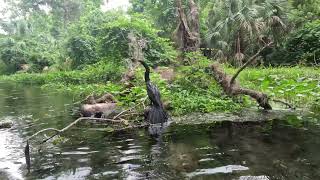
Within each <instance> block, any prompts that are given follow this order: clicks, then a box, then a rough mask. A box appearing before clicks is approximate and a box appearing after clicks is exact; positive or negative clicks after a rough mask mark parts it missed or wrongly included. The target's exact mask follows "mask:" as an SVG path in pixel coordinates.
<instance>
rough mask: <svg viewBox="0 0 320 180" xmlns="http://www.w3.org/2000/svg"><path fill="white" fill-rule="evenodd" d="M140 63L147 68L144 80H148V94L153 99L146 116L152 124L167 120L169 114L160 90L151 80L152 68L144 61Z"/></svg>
mask: <svg viewBox="0 0 320 180" xmlns="http://www.w3.org/2000/svg"><path fill="white" fill-rule="evenodd" d="M140 63H141V64H142V65H143V66H144V68H145V69H146V71H145V73H144V80H145V82H146V87H147V94H148V97H149V99H150V101H151V107H150V109H149V110H148V111H147V112H146V115H145V117H146V119H147V120H148V121H149V123H151V124H157V123H164V122H167V120H168V114H167V113H166V112H165V110H164V107H163V105H162V102H161V95H160V92H159V90H158V88H157V87H156V86H155V85H153V84H152V83H151V82H150V68H149V66H148V65H147V64H146V63H145V62H144V61H140Z"/></svg>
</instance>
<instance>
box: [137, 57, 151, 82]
mask: <svg viewBox="0 0 320 180" xmlns="http://www.w3.org/2000/svg"><path fill="white" fill-rule="evenodd" d="M139 62H140V63H141V64H142V65H143V67H144V68H145V69H146V72H145V73H144V80H145V81H146V82H149V81H150V68H149V66H148V64H147V63H146V62H144V61H139Z"/></svg>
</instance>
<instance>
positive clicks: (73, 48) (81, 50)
mask: <svg viewBox="0 0 320 180" xmlns="http://www.w3.org/2000/svg"><path fill="white" fill-rule="evenodd" d="M95 46H96V43H95V40H94V39H93V38H91V37H89V36H86V37H83V36H82V37H79V36H75V37H71V38H70V39H69V41H68V44H67V47H68V49H67V52H68V55H69V57H70V58H71V59H72V63H71V67H72V68H73V69H75V68H78V67H79V66H83V65H87V64H93V63H95V62H96V61H97V59H96V58H97V54H96V50H95V48H96V47H95Z"/></svg>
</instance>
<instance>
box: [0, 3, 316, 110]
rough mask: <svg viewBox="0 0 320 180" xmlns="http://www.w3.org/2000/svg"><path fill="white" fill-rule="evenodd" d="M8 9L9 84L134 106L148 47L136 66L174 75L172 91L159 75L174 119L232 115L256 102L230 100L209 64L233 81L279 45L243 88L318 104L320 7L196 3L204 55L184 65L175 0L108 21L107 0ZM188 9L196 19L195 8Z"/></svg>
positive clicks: (137, 6)
mask: <svg viewBox="0 0 320 180" xmlns="http://www.w3.org/2000/svg"><path fill="white" fill-rule="evenodd" d="M8 3H9V8H8V9H7V11H5V12H4V13H5V14H10V16H11V17H10V18H3V19H0V27H1V29H2V31H3V33H2V34H1V35H0V74H2V75H3V76H2V77H1V79H2V80H11V81H16V82H20V83H26V84H37V85H43V87H47V88H49V87H50V88H51V87H54V88H56V89H58V90H64V91H72V92H73V93H75V94H77V95H81V97H84V96H85V95H88V94H92V93H96V94H102V93H104V92H111V93H113V94H115V95H116V97H117V99H118V100H119V101H120V104H121V105H124V106H131V105H132V103H137V102H139V101H141V100H142V99H143V98H145V96H146V92H145V87H144V83H143V76H142V69H140V70H138V71H137V73H136V78H135V80H133V82H132V84H133V85H134V86H133V87H132V88H131V89H130V90H128V88H127V86H126V85H125V84H124V83H122V82H120V80H121V79H122V77H123V74H124V73H125V72H126V71H127V69H128V67H130V66H131V63H130V62H131V59H132V58H134V57H135V56H137V53H136V50H137V49H139V47H135V46H137V45H134V44H132V39H133V38H134V39H137V40H138V41H139V42H144V43H145V46H143V47H142V52H143V53H142V55H141V54H139V53H138V56H140V57H143V58H144V60H145V61H147V62H148V63H149V64H150V65H152V66H153V67H157V66H166V67H169V68H170V69H174V70H175V78H174V80H173V81H172V82H167V81H165V80H163V79H161V78H160V76H159V75H158V74H154V75H153V81H154V82H157V85H158V86H159V88H160V90H161V92H162V96H163V97H164V100H165V101H170V106H171V107H172V108H173V111H172V112H173V113H174V114H177V115H178V114H185V113H187V112H194V111H200V112H211V111H217V110H218V111H226V110H229V111H233V110H236V109H238V108H240V107H243V106H249V105H251V101H248V100H247V99H246V98H244V99H238V98H230V97H227V96H225V95H223V92H222V91H221V88H220V87H219V86H218V84H216V82H215V81H214V79H213V77H212V76H211V75H210V73H211V72H210V71H209V70H208V66H209V64H211V63H212V61H219V62H223V63H225V65H224V67H225V69H226V70H227V72H235V67H237V66H240V65H242V64H243V63H244V62H245V61H246V60H247V59H248V57H250V56H252V55H253V54H255V52H256V51H257V50H258V49H259V48H260V47H261V45H262V43H265V42H273V46H271V47H268V48H267V49H266V50H265V51H263V53H262V54H261V57H260V58H258V59H257V60H256V63H255V65H259V66H258V67H252V68H251V69H248V70H246V71H244V72H243V73H242V74H241V76H240V82H241V84H242V85H243V86H245V87H248V88H252V89H255V90H261V91H263V92H266V93H267V94H269V95H270V96H271V98H273V97H274V98H277V99H282V100H286V101H289V102H292V103H294V104H297V105H302V104H305V103H309V104H319V96H320V86H319V74H320V71H319V69H318V68H317V66H318V65H319V64H320V21H319V20H317V19H319V17H320V6H319V4H320V2H319V0H311V1H300V0H299V1H298V0H291V1H284V0H261V1H251V0H240V1H239V0H230V1H223V0H199V1H198V2H197V3H198V7H199V11H200V19H199V21H200V37H201V45H200V47H201V48H200V50H199V51H200V53H187V54H184V55H183V56H181V55H180V53H181V52H179V51H178V50H177V48H176V47H177V44H175V43H174V42H175V39H176V38H175V37H174V36H173V34H174V32H175V31H177V25H178V20H177V19H178V18H177V16H178V15H177V10H176V1H173V0H164V1H151V0H143V1H141V0H131V3H132V8H130V9H129V10H128V12H124V11H121V10H117V11H116V10H114V11H107V12H102V11H101V8H100V5H101V3H102V1H100V0H95V1H89V0H80V1H79V0H77V1H76V0H65V1H55V0H45V1H43V0H41V1H40V0H19V1H8ZM182 3H183V4H184V6H183V8H184V10H185V11H186V13H187V14H188V13H190V9H189V8H188V2H187V1H182ZM9 12H10V13H9ZM12 12H14V13H12ZM138 46H140V44H139V43H138ZM140 48H141V47H140ZM181 59H183V60H181ZM307 66H308V67H307ZM162 68H164V67H162ZM13 74H14V75H13ZM7 75H10V76H7Z"/></svg>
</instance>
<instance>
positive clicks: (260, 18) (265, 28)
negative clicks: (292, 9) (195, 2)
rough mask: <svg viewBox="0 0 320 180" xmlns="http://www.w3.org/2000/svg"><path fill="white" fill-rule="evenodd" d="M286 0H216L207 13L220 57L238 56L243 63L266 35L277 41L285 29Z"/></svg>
mask: <svg viewBox="0 0 320 180" xmlns="http://www.w3.org/2000/svg"><path fill="white" fill-rule="evenodd" d="M284 2H285V1H283V0H263V1H262V2H261V1H260V2H257V1H254V0H227V1H224V0H216V3H214V7H213V8H212V11H211V12H210V13H209V17H208V22H207V26H208V29H209V31H208V35H207V37H206V39H207V41H208V44H209V46H210V48H213V49H215V50H216V53H215V55H216V56H215V57H216V58H218V59H220V60H230V59H234V60H236V62H235V63H236V64H237V65H242V63H243V59H244V58H245V56H246V55H251V54H253V53H254V51H255V50H256V49H257V46H258V45H259V44H260V43H267V42H264V41H265V40H266V39H267V40H268V41H271V40H272V41H274V40H277V39H279V37H280V36H279V34H281V33H282V32H284V30H285V28H286V25H285V19H286V17H285V13H283V9H284V8H283V7H284V6H285V5H286V4H285V3H284Z"/></svg>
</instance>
